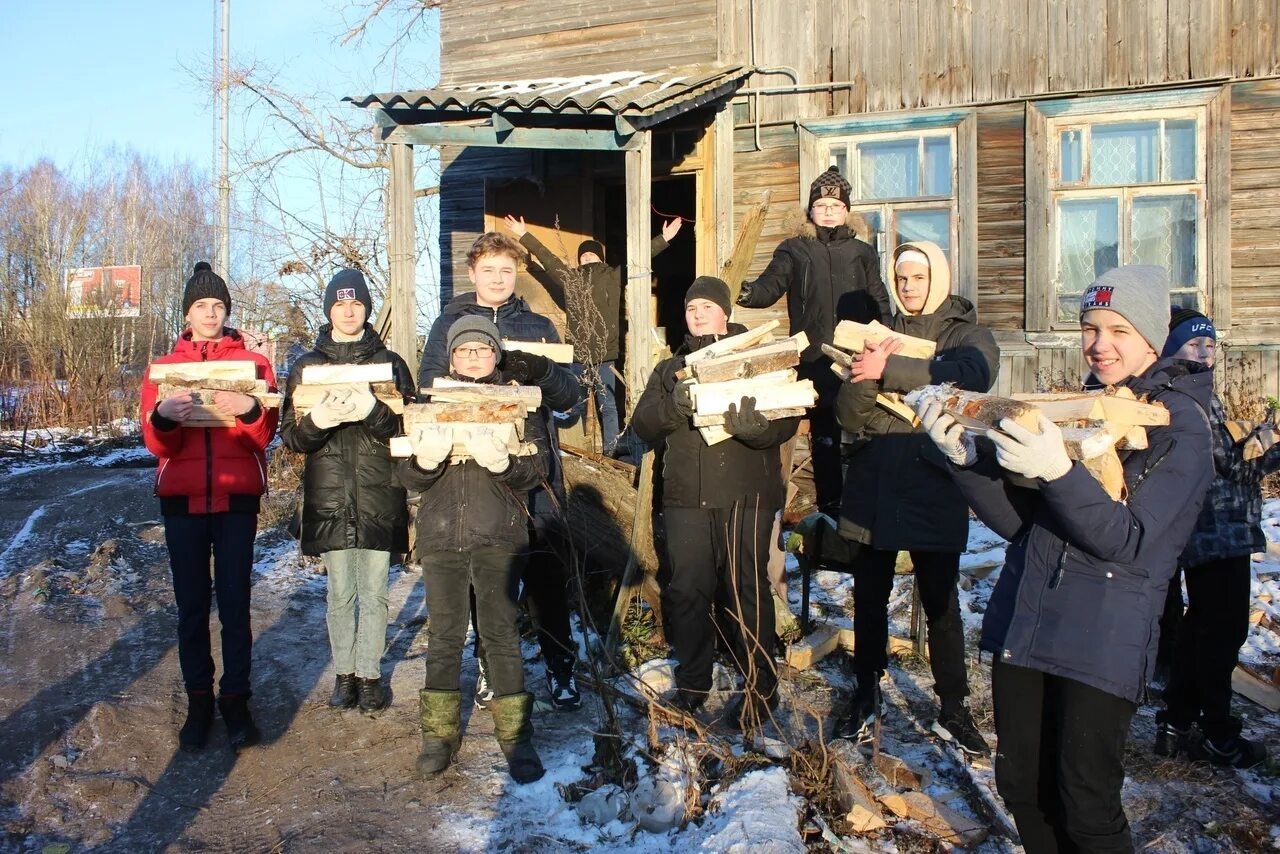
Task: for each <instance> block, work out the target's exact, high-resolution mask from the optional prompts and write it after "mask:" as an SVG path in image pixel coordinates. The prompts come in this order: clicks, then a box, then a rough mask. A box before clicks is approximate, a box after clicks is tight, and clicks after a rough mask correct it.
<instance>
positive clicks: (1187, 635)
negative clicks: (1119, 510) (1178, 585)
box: [1164, 555, 1253, 744]
mask: <svg viewBox="0 0 1280 854" xmlns="http://www.w3.org/2000/svg"><path fill="white" fill-rule="evenodd" d="M1184 574H1185V576H1186V579H1187V600H1188V603H1187V613H1186V615H1185V616H1184V617H1183V618H1182V624H1181V626H1180V627H1179V629H1178V643H1177V647H1176V649H1175V652H1174V656H1173V672H1172V673H1171V675H1170V678H1169V685H1168V687H1167V688H1166V689H1165V692H1164V700H1165V704H1166V705H1167V706H1168V707H1169V722H1170V723H1172V724H1174V725H1175V726H1179V727H1187V726H1190V725H1191V724H1193V723H1195V722H1196V720H1197V719H1199V722H1200V729H1201V730H1202V731H1203V732H1204V734H1205V736H1206V737H1207V738H1208V739H1209V740H1210V741H1213V742H1215V743H1217V744H1221V743H1222V742H1224V741H1226V740H1228V739H1230V738H1232V737H1234V736H1236V735H1238V734H1239V733H1240V722H1239V721H1237V720H1236V719H1235V718H1233V717H1232V716H1231V673H1232V671H1234V670H1235V668H1236V661H1237V657H1238V655H1239V652H1240V645H1241V644H1243V643H1244V642H1245V639H1246V638H1247V637H1248V636H1249V602H1250V592H1249V582H1250V580H1251V579H1252V575H1253V573H1252V571H1251V569H1250V566H1249V556H1248V555H1241V556H1239V557H1230V558H1223V559H1222V560H1215V561H1211V562H1209V563H1205V564H1201V565H1200V566H1193V567H1191V568H1190V569H1187V570H1185V571H1184Z"/></svg>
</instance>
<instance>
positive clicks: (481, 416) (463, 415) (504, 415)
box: [404, 402, 526, 433]
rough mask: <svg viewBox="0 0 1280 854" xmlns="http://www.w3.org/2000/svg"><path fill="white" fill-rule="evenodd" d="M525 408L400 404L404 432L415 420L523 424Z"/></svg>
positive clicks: (481, 404)
mask: <svg viewBox="0 0 1280 854" xmlns="http://www.w3.org/2000/svg"><path fill="white" fill-rule="evenodd" d="M525 417H526V410H525V408H524V407H523V406H521V405H520V404H519V403H500V402H499V403H492V402H462V403H453V402H450V403H434V402H433V403H411V404H408V405H407V406H405V408H404V429H405V433H411V432H413V430H412V428H413V427H415V426H417V425H418V424H450V423H467V424H513V425H514V424H524V420H525Z"/></svg>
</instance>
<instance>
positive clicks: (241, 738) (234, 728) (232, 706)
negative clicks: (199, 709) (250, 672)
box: [218, 694, 262, 753]
mask: <svg viewBox="0 0 1280 854" xmlns="http://www.w3.org/2000/svg"><path fill="white" fill-rule="evenodd" d="M218 711H219V712H220V713H221V714H222V721H223V723H225V724H226V725H227V743H228V744H230V745H231V749H232V750H234V751H236V752H237V753H239V752H240V751H241V750H243V749H244V748H246V747H252V746H253V745H255V744H257V743H258V741H259V740H260V739H261V738H262V733H260V732H258V727H257V724H255V723H254V722H253V715H251V714H250V713H249V696H248V695H247V694H234V695H232V696H230V697H227V696H222V697H219V698H218Z"/></svg>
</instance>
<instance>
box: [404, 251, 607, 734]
mask: <svg viewBox="0 0 1280 854" xmlns="http://www.w3.org/2000/svg"><path fill="white" fill-rule="evenodd" d="M523 257H524V251H523V250H522V249H521V248H520V244H518V243H516V242H515V241H514V240H512V239H511V238H510V237H507V236H506V235H504V234H499V233H497V232H492V231H491V232H488V233H486V234H482V235H480V237H479V238H477V239H476V241H475V243H473V244H472V246H471V249H470V251H469V252H468V253H467V277H468V278H469V279H470V281H471V284H472V285H473V286H474V287H475V291H474V292H472V293H465V294H460V295H459V296H457V297H455V298H454V299H453V301H452V302H450V303H449V304H448V305H446V306H445V307H444V310H443V311H442V312H441V313H440V317H438V318H437V319H436V321H435V323H433V324H432V326H431V332H430V334H428V336H427V345H426V349H425V350H424V351H423V353H422V365H421V367H420V368H419V371H418V384H419V386H421V387H424V388H425V387H430V385H431V383H432V381H433V380H434V379H435V378H436V377H440V376H446V375H447V374H448V372H449V359H450V353H449V349H448V330H449V329H450V328H451V327H452V326H453V324H454V323H455V322H457V321H458V320H459V319H461V318H463V317H484V318H488V319H489V320H490V321H492V322H493V323H494V324H495V325H496V326H497V327H498V330H499V332H500V333H501V336H502V338H504V339H506V340H507V341H508V342H519V341H550V342H553V343H559V341H560V335H559V333H557V332H556V328H555V325H554V324H552V322H551V320H550V319H549V318H547V317H544V316H543V315H541V314H538V313H537V312H534V311H532V310H531V309H530V308H529V304H528V303H527V302H525V301H524V300H523V299H522V298H521V297H518V296H516V292H515V290H516V272H517V271H518V270H519V268H520V262H521V260H522V259H523ZM499 367H500V368H501V370H502V375H503V378H504V381H506V382H515V383H518V384H520V385H536V386H538V388H540V389H541V390H542V404H543V405H542V408H541V409H540V410H539V414H540V417H541V419H542V423H543V427H544V428H545V432H546V433H547V436H548V439H549V441H550V442H551V447H552V453H551V455H550V457H549V458H548V461H547V478H546V483H545V484H543V485H539V486H535V487H534V488H533V489H531V490H530V491H529V501H530V514H529V515H530V519H531V521H530V555H529V560H528V561H527V562H526V564H524V572H525V576H524V584H525V591H526V593H527V597H526V602H527V604H528V607H529V612H530V615H531V616H532V617H533V619H534V622H535V623H536V624H537V627H538V645H539V647H540V648H541V649H542V658H543V661H544V662H545V664H546V679H547V693H548V694H549V695H550V699H551V704H552V705H553V706H554V707H555V708H557V709H561V710H572V709H577V708H579V707H580V706H581V705H582V694H581V692H580V691H579V690H578V683H577V679H576V677H575V675H574V667H575V664H576V662H577V658H578V646H577V643H576V642H575V641H574V639H573V635H572V631H571V627H570V624H569V596H568V592H567V586H568V573H567V568H566V566H565V561H566V560H567V559H568V555H569V554H570V549H569V546H568V534H567V531H566V530H565V527H564V521H563V519H564V516H563V513H562V510H561V508H563V507H564V497H565V496H564V483H563V471H562V469H561V466H560V460H559V442H558V441H557V435H556V429H555V419H554V418H553V417H552V414H551V413H552V412H553V411H554V412H568V411H569V410H571V409H573V408H574V407H575V406H577V405H578V404H579V403H580V402H581V401H582V396H583V389H582V386H581V385H580V384H579V383H578V382H577V381H576V380H575V379H574V377H573V373H572V372H570V371H569V370H568V369H567V368H565V367H563V366H561V365H557V364H556V363H555V362H552V361H551V360H550V359H548V358H546V357H545V356H540V355H536V354H533V353H525V352H521V351H520V350H518V349H516V348H515V347H507V348H504V351H503V353H502V364H501V365H500V366H499ZM477 658H478V659H479V662H480V680H479V684H478V685H477V688H476V702H477V703H478V704H479V705H480V706H481V707H482V708H483V707H484V705H485V703H486V702H487V701H488V698H489V697H491V696H492V692H491V691H490V690H489V685H488V679H487V671H486V669H485V657H484V654H483V646H482V645H481V646H480V647H479V648H478V649H477Z"/></svg>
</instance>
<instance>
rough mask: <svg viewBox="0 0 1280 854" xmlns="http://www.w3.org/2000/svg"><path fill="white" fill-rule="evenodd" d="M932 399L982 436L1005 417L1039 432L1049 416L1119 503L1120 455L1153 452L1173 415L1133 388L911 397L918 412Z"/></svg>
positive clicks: (932, 389)
mask: <svg viewBox="0 0 1280 854" xmlns="http://www.w3.org/2000/svg"><path fill="white" fill-rule="evenodd" d="M931 399H936V400H938V401H939V402H941V404H942V408H943V410H944V411H945V412H947V413H949V414H950V415H951V416H952V417H953V418H955V419H956V421H958V422H959V423H960V424H961V425H962V426H964V427H965V428H966V429H968V430H973V431H976V432H983V431H986V430H987V429H990V428H997V429H998V427H999V424H1000V421H1001V420H1002V419H1005V418H1012V419H1014V420H1015V421H1016V422H1017V423H1019V424H1021V425H1022V426H1023V427H1025V428H1027V429H1028V430H1031V431H1032V432H1039V429H1040V428H1039V415H1040V414H1043V415H1044V416H1045V417H1046V418H1048V419H1049V420H1050V421H1052V422H1053V423H1054V424H1057V425H1058V426H1059V427H1061V428H1062V438H1063V441H1064V442H1065V444H1066V446H1067V455H1068V456H1070V457H1071V459H1073V460H1080V461H1081V462H1083V463H1084V464H1085V468H1087V469H1088V470H1089V472H1090V474H1092V475H1093V476H1094V477H1095V478H1097V480H1098V482H1099V483H1101V484H1102V487H1103V489H1105V490H1106V492H1107V494H1108V495H1110V496H1111V497H1112V498H1114V499H1116V500H1117V501H1119V500H1120V499H1122V498H1123V497H1124V491H1125V485H1124V469H1123V467H1122V466H1121V464H1120V457H1119V456H1118V455H1117V454H1116V451H1117V450H1127V449H1140V448H1145V447H1147V428H1148V427H1160V426H1164V425H1166V424H1168V423H1169V410H1167V409H1165V407H1164V406H1163V405H1162V404H1160V403H1149V402H1147V401H1144V400H1139V399H1138V398H1137V397H1136V396H1135V395H1134V393H1133V392H1132V391H1130V390H1129V389H1127V388H1114V387H1112V388H1107V389H1104V390H1103V391H1099V392H1068V393H1063V394H1016V395H1014V396H1013V397H997V396H995V395H989V394H979V393H977V392H970V391H961V390H959V389H957V388H955V387H954V386H949V385H929V386H923V387H921V388H918V389H916V390H915V391H913V392H911V393H910V394H908V395H907V396H906V402H907V403H908V405H910V406H911V408H912V409H913V410H915V411H917V412H918V411H920V410H921V409H923V408H924V406H925V404H926V403H928V402H929V400H931Z"/></svg>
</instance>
